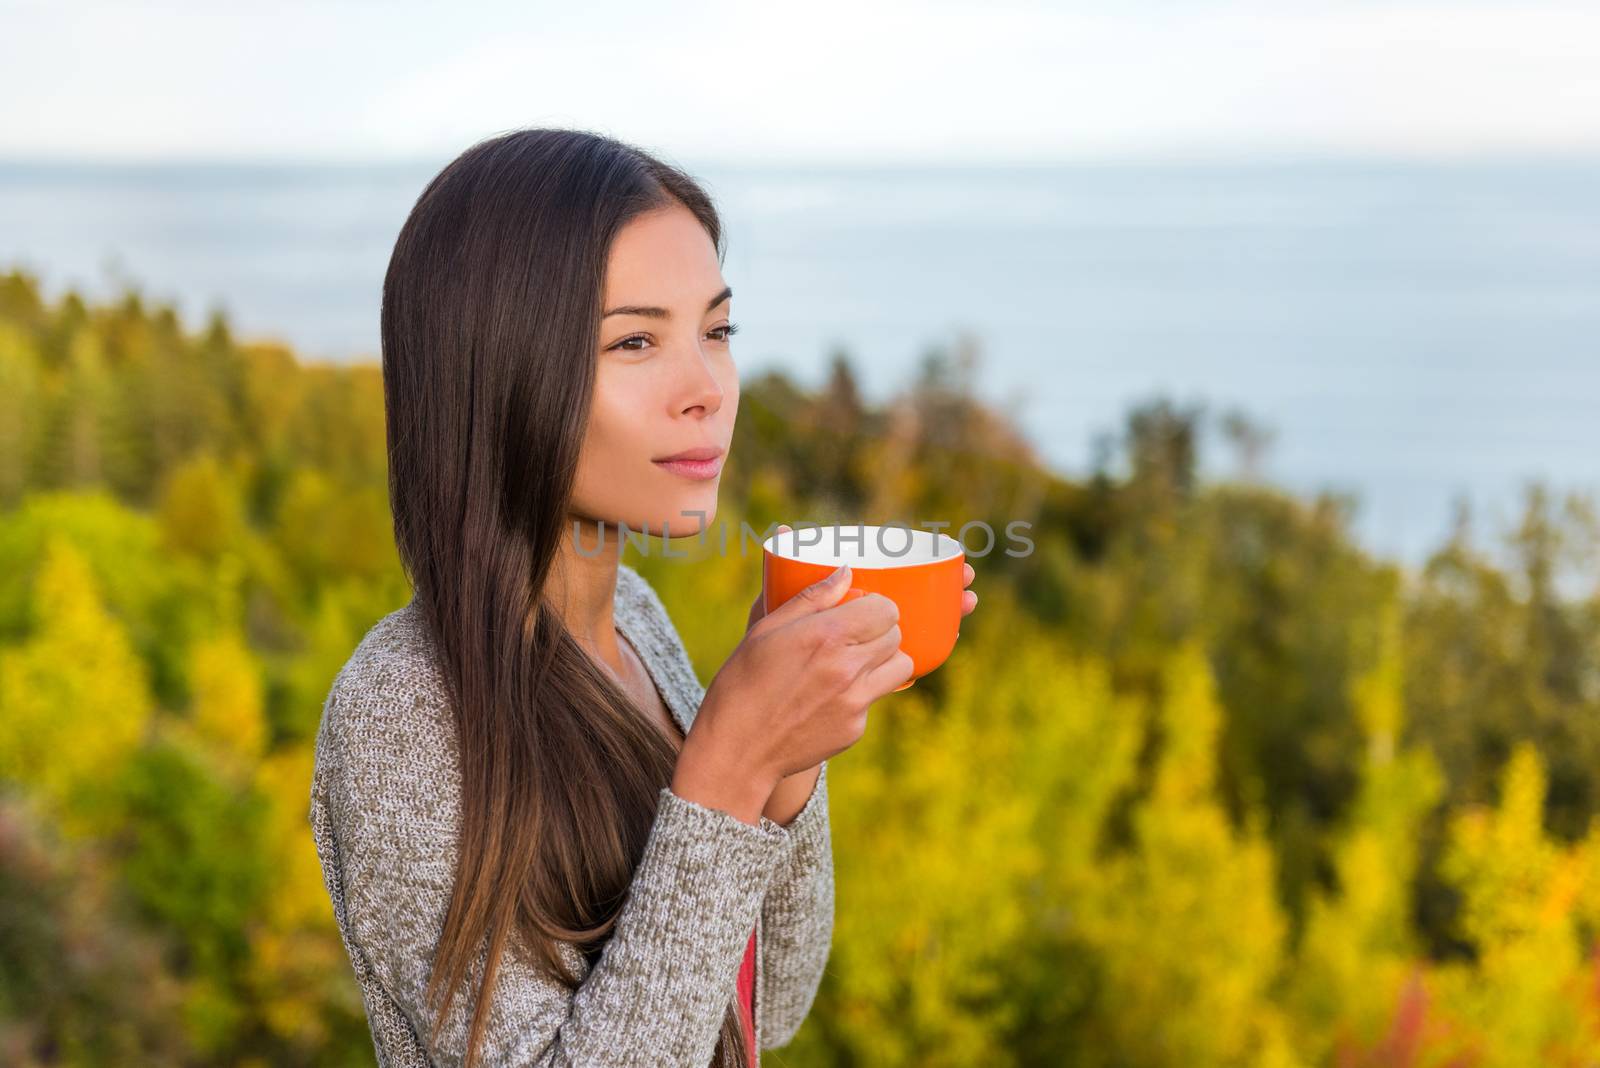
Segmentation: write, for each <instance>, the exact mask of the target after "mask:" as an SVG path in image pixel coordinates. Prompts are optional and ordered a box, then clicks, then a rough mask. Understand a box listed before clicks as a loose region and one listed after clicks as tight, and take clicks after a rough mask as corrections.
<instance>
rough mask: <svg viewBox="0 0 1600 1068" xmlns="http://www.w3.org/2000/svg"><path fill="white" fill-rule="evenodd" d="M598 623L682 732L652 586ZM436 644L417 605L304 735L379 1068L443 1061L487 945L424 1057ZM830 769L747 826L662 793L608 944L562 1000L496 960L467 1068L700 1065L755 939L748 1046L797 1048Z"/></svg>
mask: <svg viewBox="0 0 1600 1068" xmlns="http://www.w3.org/2000/svg"><path fill="white" fill-rule="evenodd" d="M614 617H615V620H616V625H617V628H618V630H619V631H621V633H622V635H623V637H625V638H627V640H628V642H629V643H630V644H631V645H633V647H634V648H635V649H636V650H637V651H638V653H639V655H640V657H641V658H642V659H643V661H644V663H645V666H646V667H647V668H648V670H649V673H650V676H651V678H652V679H653V680H654V682H655V684H656V688H657V689H658V690H659V691H660V693H661V696H662V699H663V701H664V702H665V703H666V705H667V707H668V709H669V710H670V711H671V712H672V715H673V718H674V719H676V720H677V722H678V725H679V726H680V727H682V728H683V730H684V731H685V732H686V733H687V731H688V730H689V727H690V725H691V724H692V723H693V721H694V718H695V715H696V713H697V712H698V711H699V708H700V701H701V699H702V698H703V697H704V695H705V691H704V688H703V687H702V686H701V685H700V683H699V681H698V679H697V678H696V676H695V672H694V669H693V668H692V666H691V665H690V662H689V657H688V655H687V653H686V652H685V651H684V647H683V643H682V640H681V639H680V638H679V636H678V633H677V631H676V630H675V629H674V627H673V625H672V622H671V620H670V619H669V618H668V616H667V612H666V609H665V608H664V607H663V605H662V603H661V600H660V598H659V596H658V595H657V594H656V591H655V590H654V589H653V588H652V587H651V586H650V584H649V582H648V581H646V580H645V579H644V577H643V576H641V575H639V574H638V572H636V571H635V570H634V569H632V568H630V567H628V566H627V565H626V564H624V565H621V567H620V569H619V572H618V578H617V592H616V600H615V608H614ZM446 693H447V690H446V688H445V685H444V680H443V676H442V674H441V672H440V666H439V661H438V660H437V658H436V652H435V648H434V646H433V644H432V638H431V636H430V634H429V631H428V628H427V626H426V624H425V621H424V618H423V616H422V614H421V612H420V609H419V607H418V605H417V603H416V601H415V600H413V601H411V602H410V603H409V604H407V605H406V606H405V607H404V608H400V609H397V610H396V611H394V612H391V613H390V614H388V615H387V616H385V617H383V618H382V619H381V620H379V621H378V622H377V623H376V624H374V625H373V626H372V628H371V629H370V630H369V631H368V632H367V634H366V636H365V637H363V638H362V640H361V642H360V643H359V644H358V645H357V647H356V649H355V652H354V653H353V654H352V655H351V657H350V659H349V661H348V662H347V663H346V664H345V665H344V667H343V668H342V669H341V670H340V672H339V674H338V676H337V677H336V678H335V679H334V682H333V688H332V690H331V692H330V693H329V694H328V699H327V703H326V704H325V706H324V708H323V713H322V723H321V727H320V729H319V730H318V733H317V744H316V766H315V771H314V774H313V778H312V786H311V828H312V835H313V838H314V839H315V841H316V847H317V855H318V857H319V858H320V859H321V862H322V872H323V878H324V881H325V883H326V884H327V888H328V894H329V895H330V897H331V898H332V902H333V914H334V918H335V920H336V921H337V922H338V925H339V931H340V933H341V935H342V937H343V941H344V946H345V949H346V950H347V951H348V953H349V955H350V963H351V965H352V967H353V968H354V970H355V975H356V979H357V981H358V983H359V984H360V988H361V995H362V998H363V1001H364V1002H365V1006H366V1012H367V1021H368V1024H369V1025H370V1026H371V1028H372V1038H373V1044H374V1046H375V1047H376V1049H377V1055H378V1063H379V1064H380V1065H382V1066H384V1068H390V1066H399V1065H405V1066H413V1065H433V1064H438V1065H458V1064H460V1063H462V1060H463V1057H464V1054H465V1045H466V1035H467V1028H468V1024H469V1022H470V1020H471V1010H472V1005H473V996H472V992H474V991H476V989H477V983H478V981H479V977H481V975H482V974H483V972H482V965H483V962H484V960H485V957H486V949H485V951H484V952H483V953H480V955H479V958H478V966H477V968H475V969H474V971H473V972H472V973H471V974H470V975H469V977H468V983H469V986H468V988H467V991H468V992H467V995H466V996H458V997H457V999H456V1001H455V1003H454V1004H453V1005H452V1007H451V1010H450V1015H449V1019H448V1020H447V1021H446V1024H445V1026H444V1028H443V1030H442V1032H441V1037H440V1039H439V1041H438V1043H437V1044H436V1045H433V1046H429V1045H428V1044H427V1043H426V1036H427V1034H428V1031H429V1029H430V1026H431V1025H432V1023H433V1015H434V1013H433V1010H432V1009H431V1008H430V1007H428V1006H427V1005H426V1004H425V1001H424V991H425V989H426V987H427V983H428V976H429V970H430V968H431V965H432V961H433V957H434V950H435V946H436V945H437V941H438V937H439V934H440V931H441V930H442V929H443V924H444V916H445V910H446V906H447V904H448V902H449V900H450V891H451V886H452V884H453V881H454V875H455V863H456V832H457V829H458V827H459V819H460V789H461V786H460V765H459V757H458V748H457V741H456V732H455V725H454V721H453V719H452V714H451V711H450V705H449V701H448V698H447V697H446ZM827 775H828V769H827V763H826V762H824V763H823V765H822V771H821V774H820V776H819V777H818V779H817V785H816V788H815V790H813V792H812V794H811V797H810V799H809V800H808V801H807V802H806V805H805V807H804V808H803V809H802V810H801V811H800V813H799V814H798V815H797V816H796V817H795V818H794V820H792V821H791V822H790V823H788V824H787V825H784V824H779V823H776V822H774V821H772V820H770V819H768V818H766V817H765V816H763V817H762V818H761V822H760V825H759V826H753V825H751V824H748V823H745V822H744V821H743V820H741V819H739V818H738V817H736V816H734V815H732V814H731V813H728V812H724V811H722V810H721V809H714V808H708V807H705V806H702V805H700V804H698V803H695V802H692V801H689V800H686V799H684V798H681V797H679V796H678V795H677V794H675V793H673V792H672V790H671V788H670V787H662V788H661V792H660V795H659V802H658V807H657V811H656V816H655V822H654V823H653V825H652V827H651V831H650V836H649V839H648V841H647V842H646V845H645V848H644V852H643V855H642V858H641V859H640V861H639V865H638V867H637V869H636V870H635V872H634V876H633V881H632V884H631V886H630V889H629V891H628V897H627V899H626V901H625V902H624V904H623V906H622V910H621V913H620V915H619V916H618V918H617V923H616V926H615V928H614V931H613V933H612V936H611V938H610V940H609V941H608V942H607V943H606V945H605V948H604V951H603V952H602V954H601V955H600V958H599V959H598V961H597V962H596V963H595V965H594V967H593V969H592V970H590V969H589V968H588V967H587V965H586V962H585V961H584V958H583V957H582V955H581V954H579V953H578V952H577V951H576V949H574V948H573V947H572V946H570V945H567V944H563V946H562V947H561V948H562V951H563V955H564V956H566V958H567V959H568V960H569V961H570V962H571V963H572V964H573V966H574V968H575V969H576V971H577V974H579V975H581V976H583V982H582V985H581V986H580V987H579V988H578V989H577V990H576V991H575V992H572V991H568V990H566V989H565V988H564V987H561V986H560V985H559V984H556V983H555V982H554V981H552V980H550V979H548V978H545V977H542V976H541V975H539V974H538V973H537V972H536V971H535V970H533V969H532V968H531V967H529V966H528V965H526V964H524V963H522V962H520V961H517V960H515V959H513V957H512V955H511V954H509V953H508V954H506V956H505V957H504V958H503V960H502V964H501V970H500V975H499V978H498V981H497V983H496V987H495V990H494V993H493V1000H492V1003H491V1004H492V1008H491V1011H490V1016H489V1024H488V1029H487V1037H486V1040H485V1042H484V1044H483V1047H482V1049H481V1051H480V1055H481V1057H482V1060H481V1061H480V1063H482V1064H484V1065H485V1066H489V1065H540V1066H548V1068H555V1066H559V1065H618V1066H628V1065H652V1066H672V1065H681V1066H683V1068H704V1066H706V1065H709V1064H710V1061H711V1055H712V1052H713V1049H714V1048H715V1045H716V1041H717V1036H718V1033H719V1030H720V1028H721V1024H722V1019H723V1014H724V1013H725V1012H726V1011H727V1009H728V1006H729V1005H730V1003H732V1001H733V999H734V997H735V993H736V984H737V980H738V972H739V965H740V962H741V961H742V960H743V957H744V952H745V943H746V942H747V941H748V940H749V937H750V932H751V930H752V928H753V929H754V930H755V932H756V979H755V1014H756V1044H757V1046H758V1048H772V1047H775V1046H782V1045H784V1044H786V1043H787V1042H788V1041H789V1040H790V1039H791V1038H793V1036H794V1034H795V1032H796V1031H797V1030H798V1029H799V1027H800V1023H801V1021H802V1020H803V1019H804V1018H805V1016H806V1013H807V1012H808V1011H809V1010H810V1008H811V1004H812V1001H813V999H814V997H815V996H816V992H817V987H818V984H819V983H820V982H821V979H822V970H823V965H824V964H825V963H826V961H827V958H828V951H829V946H830V943H831V941H832V936H833V906H834V896H833V895H834V889H833V853H832V841H831V836H830V832H829V826H828V790H827Z"/></svg>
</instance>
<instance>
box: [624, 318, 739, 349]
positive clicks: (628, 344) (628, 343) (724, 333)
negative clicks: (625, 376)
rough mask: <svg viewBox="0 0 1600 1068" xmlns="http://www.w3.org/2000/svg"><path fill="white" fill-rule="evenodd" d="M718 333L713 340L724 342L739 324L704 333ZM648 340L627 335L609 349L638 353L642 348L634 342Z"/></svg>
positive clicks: (636, 335)
mask: <svg viewBox="0 0 1600 1068" xmlns="http://www.w3.org/2000/svg"><path fill="white" fill-rule="evenodd" d="M719 331H720V332H721V336H720V337H717V338H715V339H714V340H716V341H722V342H726V341H727V340H728V339H729V338H731V337H732V336H733V335H734V334H737V333H738V332H739V324H738V323H727V324H726V325H723V326H714V327H712V328H711V329H710V330H708V331H706V333H708V334H716V333H718V332H719ZM649 340H650V335H649V334H629V335H628V336H627V337H625V338H622V339H621V340H620V341H617V342H616V343H615V344H613V345H612V346H611V347H612V348H613V349H620V350H622V351H623V352H640V351H643V350H642V348H641V347H640V346H636V345H634V344H632V343H633V342H635V341H649Z"/></svg>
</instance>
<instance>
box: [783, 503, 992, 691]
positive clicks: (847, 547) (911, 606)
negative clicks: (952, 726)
mask: <svg viewBox="0 0 1600 1068" xmlns="http://www.w3.org/2000/svg"><path fill="white" fill-rule="evenodd" d="M965 562H966V554H965V553H964V552H962V550H961V543H960V542H958V541H957V540H956V539H954V538H952V537H950V536H949V535H948V534H940V533H937V532H935V531H931V530H913V529H911V528H910V527H904V526H874V525H870V524H862V523H855V524H850V523H844V524H839V525H836V526H826V527H819V526H815V525H813V526H807V527H802V528H801V529H799V530H783V531H779V532H778V533H776V534H774V535H772V536H771V537H769V538H767V539H766V540H765V541H763V542H762V543H761V603H762V611H763V612H770V611H772V610H773V609H774V608H777V607H778V606H779V605H780V604H782V603H783V602H785V601H787V600H788V599H789V598H791V597H793V596H794V595H795V594H797V593H799V592H800V591H801V590H803V589H805V588H806V587H807V586H809V585H811V584H812V583H814V582H818V581H820V580H822V579H825V578H827V577H828V576H829V575H831V574H832V573H833V572H835V571H837V570H838V569H839V565H841V564H849V565H850V589H849V590H847V591H845V595H844V596H843V597H842V598H840V600H839V603H840V604H843V603H844V602H845V601H848V600H851V599H853V598H856V597H864V596H866V595H867V594H869V593H881V594H883V595H884V596H885V597H887V598H889V599H890V600H891V601H893V602H894V603H895V604H896V605H898V606H899V608H900V649H901V651H902V652H904V653H905V654H906V655H907V656H909V657H911V664H912V674H911V678H909V679H907V680H906V682H905V683H904V684H903V685H901V686H896V687H895V692H897V693H898V692H899V691H900V690H904V689H906V688H908V687H909V686H910V685H911V684H912V683H913V682H915V681H916V680H917V679H919V678H921V677H922V676H924V675H926V674H927V673H928V672H930V671H932V670H933V669H934V668H936V667H938V666H939V665H940V664H942V663H944V662H945V660H946V658H948V657H949V656H950V651H951V650H952V649H954V648H955V644H956V634H957V632H959V631H960V629H961V592H962V590H963V589H965V584H964V583H963V581H962V580H963V578H964V577H965V571H964V568H963V566H962V565H963V564H964V563H965Z"/></svg>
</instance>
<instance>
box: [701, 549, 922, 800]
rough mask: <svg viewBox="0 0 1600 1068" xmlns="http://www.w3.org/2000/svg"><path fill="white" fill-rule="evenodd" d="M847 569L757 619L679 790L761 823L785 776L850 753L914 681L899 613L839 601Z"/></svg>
mask: <svg viewBox="0 0 1600 1068" xmlns="http://www.w3.org/2000/svg"><path fill="white" fill-rule="evenodd" d="M849 588H850V569H849V567H848V566H844V567H841V568H840V569H839V570H837V571H835V572H834V573H833V574H832V575H830V576H828V577H827V578H824V579H821V580H819V581H817V582H814V583H812V584H811V585H810V586H807V587H805V588H804V589H802V590H801V591H800V592H799V593H797V594H796V595H795V596H793V597H791V598H789V599H788V600H787V601H785V602H784V603H783V604H781V605H779V606H778V607H777V608H774V609H773V610H772V611H771V612H769V613H767V614H766V615H765V616H763V617H762V618H761V619H759V620H758V621H757V622H756V623H755V625H754V626H753V627H751V628H750V630H749V632H748V633H747V634H746V635H745V637H744V640H743V641H741V642H740V643H739V645H738V647H737V648H736V649H734V651H733V654H732V655H731V656H729V657H728V660H727V662H726V663H724V664H723V665H722V668H721V670H719V671H718V672H717V674H716V677H715V678H713V679H712V680H711V685H710V686H709V687H708V688H707V689H706V694H705V698H704V699H703V700H702V702H701V705H700V711H699V713H698V714H697V715H696V717H695V721H694V724H693V726H692V727H691V728H690V730H689V734H688V736H687V737H686V738H685V740H684V745H683V750H682V752H681V753H680V754H679V758H678V767H677V770H676V771H675V772H674V774H673V781H672V791H673V793H675V794H678V795H679V796H680V797H684V798H687V799H688V800H691V801H697V802H700V803H702V804H706V805H709V806H710V807H714V808H721V809H724V810H726V811H728V812H731V813H733V814H734V815H736V816H738V817H739V818H740V819H743V820H745V822H747V823H757V822H759V818H760V814H761V810H762V807H763V806H764V805H765V804H766V801H767V798H768V797H769V796H770V795H771V793H772V789H773V787H774V786H776V785H777V783H778V781H779V780H780V779H782V778H783V777H784V776H785V775H789V774H792V773H793V772H796V771H799V770H801V769H803V768H809V767H811V766H812V765H814V764H817V763H818V762H820V761H822V760H824V759H826V758H828V757H831V756H833V755H834V754H836V753H839V752H842V751H843V750H845V749H848V748H849V747H850V746H852V745H854V744H855V743H856V742H857V741H859V740H860V738H861V736H862V734H864V733H865V732H866V728H867V709H868V707H869V706H870V705H871V704H872V702H874V701H876V700H877V699H878V698H880V697H882V696H883V695H884V694H886V693H889V692H891V691H893V690H894V689H895V688H896V687H898V686H900V685H901V684H903V683H904V682H905V681H906V680H907V679H909V678H911V675H912V668H913V665H912V661H911V657H909V656H908V655H906V654H905V653H903V652H901V651H900V626H899V619H900V609H899V606H898V605H896V604H895V603H894V601H892V600H890V599H889V598H887V597H885V596H883V595H882V594H877V593H868V594H865V595H863V596H859V597H854V598H851V599H850V600H848V601H843V602H842V603H841V599H842V598H843V597H844V596H845V594H846V592H847V591H848V590H849Z"/></svg>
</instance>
